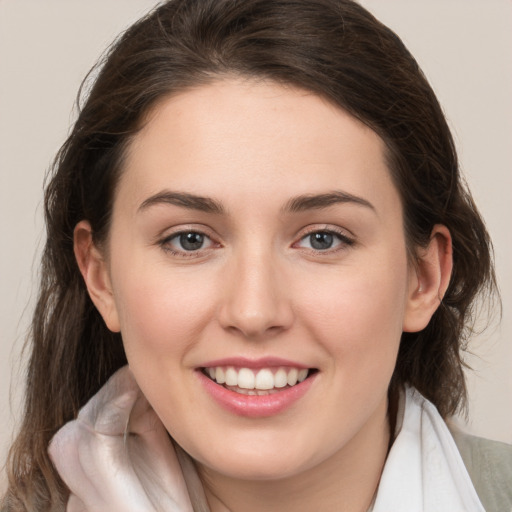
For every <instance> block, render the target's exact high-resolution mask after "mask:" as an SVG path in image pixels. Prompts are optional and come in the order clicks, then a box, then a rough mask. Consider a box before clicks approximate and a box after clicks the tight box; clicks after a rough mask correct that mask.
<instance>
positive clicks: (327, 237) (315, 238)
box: [308, 231, 334, 251]
mask: <svg viewBox="0 0 512 512" xmlns="http://www.w3.org/2000/svg"><path fill="white" fill-rule="evenodd" d="M308 236H309V243H310V245H311V247H312V248H313V249H316V250H318V251H322V250H325V249H330V248H331V247H332V245H333V243H334V236H333V235H332V233H327V232H325V231H319V232H316V233H311V234H310V235H308Z"/></svg>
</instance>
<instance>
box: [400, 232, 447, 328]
mask: <svg viewBox="0 0 512 512" xmlns="http://www.w3.org/2000/svg"><path fill="white" fill-rule="evenodd" d="M452 266H453V253H452V238H451V235H450V232H449V231H448V228H447V227H446V226H443V225H440V224H436V225H435V226H434V228H433V229H432V234H431V236H430V242H429V244H428V246H427V247H426V248H421V249H420V250H419V251H418V254H417V263H416V265H415V266H414V268H411V270H410V279H409V289H408V297H407V304H406V309H405V314H404V323H403V330H404V331H405V332H418V331H421V330H422V329H424V328H425V327H426V326H427V325H428V323H429V321H430V319H431V318H432V315H433V314H434V313H435V311H436V310H437V308H438V307H439V305H440V304H441V301H442V300H443V297H444V294H445V293H446V290H447V289H448V285H449V283H450V277H451V273H452Z"/></svg>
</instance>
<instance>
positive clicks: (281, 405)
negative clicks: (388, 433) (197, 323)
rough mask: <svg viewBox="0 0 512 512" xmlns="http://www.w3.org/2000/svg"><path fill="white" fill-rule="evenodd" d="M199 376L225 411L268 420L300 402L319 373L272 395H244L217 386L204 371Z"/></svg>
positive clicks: (207, 390)
mask: <svg viewBox="0 0 512 512" xmlns="http://www.w3.org/2000/svg"><path fill="white" fill-rule="evenodd" d="M197 375H198V377H199V379H200V381H201V384H202V385H203V386H204V388H205V390H206V392H207V393H208V394H209V395H210V396H211V397H212V398H213V399H214V400H215V401H216V402H217V403H218V404H219V405H220V406H222V407H223V408H224V409H226V410H228V411H229V412H231V413H233V414H236V415H238V416H246V417H249V418H266V417H269V416H275V415H276V414H279V413H281V412H283V411H284V410H285V409H288V407H291V406H292V405H293V404H294V403H295V402H297V401H298V400H300V399H301V398H302V397H303V396H304V395H305V394H306V393H307V392H308V390H309V389H310V388H311V385H312V384H313V381H314V380H315V378H316V376H317V375H318V374H317V373H314V374H313V375H311V376H310V377H308V378H307V379H306V380H303V381H302V382H301V383H299V384H296V385H295V386H292V387H291V388H286V389H283V390H282V391H278V392H277V393H272V394H270V395H263V396H259V395H242V394H241V393H236V392H235V391H231V390H229V389H226V388H225V387H224V386H221V385H220V384H217V383H216V382H214V381H213V380H211V379H210V378H208V377H207V376H206V375H204V374H203V372H202V371H199V370H198V371H197Z"/></svg>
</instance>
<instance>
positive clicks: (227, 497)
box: [198, 404, 390, 512]
mask: <svg viewBox="0 0 512 512" xmlns="http://www.w3.org/2000/svg"><path fill="white" fill-rule="evenodd" d="M384 405H386V404H384ZM389 439H390V433H389V422H388V420H387V414H386V408H385V407H383V408H382V410H379V411H378V412H377V413H376V414H375V415H374V417H372V418H371V419H370V420H369V421H368V422H367V424H366V425H365V426H364V427H363V428H362V429H361V430H360V431H359V432H358V433H357V434H356V435H355V436H354V437H353V438H352V439H351V440H350V441H349V442H348V443H347V444H345V445H344V446H343V448H342V449H340V450H339V451H338V452H336V453H334V454H333V455H332V456H331V457H329V458H328V459H326V460H324V461H322V463H321V464H318V465H316V466H315V467H312V468H309V469H307V470H305V471H303V472H301V473H298V474H295V475H293V476H290V477H286V478H282V479H278V480H269V481H267V480H263V481H262V480H256V481H254V480H241V479H237V478H233V477H230V476H227V475H224V474H220V473H217V472H215V471H213V470H211V469H209V468H205V467H199V468H198V469H199V475H200V478H201V480H202V482H203V485H204V489H205V493H206V497H207V500H208V503H209V506H210V510H211V512H240V511H243V512H261V511H262V510H265V511H266V512H277V511H279V512H281V511H283V510H293V511H294V512H309V511H311V510H322V512H366V511H367V510H368V508H369V507H370V505H371V503H372V500H373V497H374V495H375V493H376V490H377V487H378V484H379V480H380V475H381V473H382V469H383V467H384V463H385V460H386V456H387V452H388V448H389Z"/></svg>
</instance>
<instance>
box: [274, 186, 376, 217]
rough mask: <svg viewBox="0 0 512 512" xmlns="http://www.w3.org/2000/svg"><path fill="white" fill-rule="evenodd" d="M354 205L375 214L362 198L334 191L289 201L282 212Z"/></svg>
mask: <svg viewBox="0 0 512 512" xmlns="http://www.w3.org/2000/svg"><path fill="white" fill-rule="evenodd" d="M345 203H349V204H355V205H358V206H364V207H366V208H369V209H370V210H372V211H373V212H375V213H377V210H376V209H375V207H374V206H373V204H372V203H370V201H367V200H366V199H363V198H362V197H358V196H355V195H353V194H349V193H348V192H342V191H339V190H334V191H332V192H328V193H325V194H305V195H302V196H297V197H294V198H292V199H290V200H289V201H288V202H287V203H286V205H285V207H284V208H283V210H284V211H285V212H290V213H298V212H304V211H307V210H319V209H321V208H327V207H329V206H332V205H334V204H345Z"/></svg>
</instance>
